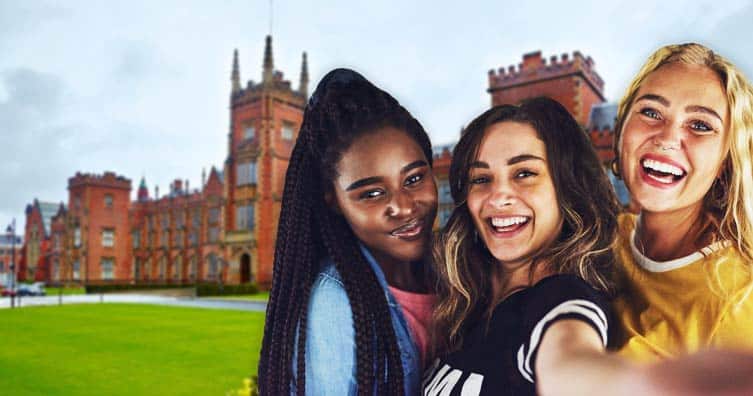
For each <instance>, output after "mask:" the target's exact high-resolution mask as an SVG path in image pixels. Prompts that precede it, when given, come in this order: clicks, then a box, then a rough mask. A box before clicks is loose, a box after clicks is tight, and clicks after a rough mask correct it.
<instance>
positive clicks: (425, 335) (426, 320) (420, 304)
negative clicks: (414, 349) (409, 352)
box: [388, 286, 437, 370]
mask: <svg viewBox="0 0 753 396" xmlns="http://www.w3.org/2000/svg"><path fill="white" fill-rule="evenodd" d="M388 288H389V289H390V293H392V295H393V296H394V297H395V300H397V302H398V304H400V306H401V307H402V309H403V316H404V317H405V320H406V321H407V322H408V328H409V329H410V332H411V336H413V341H414V342H415V343H416V346H418V351H419V353H420V354H421V368H422V370H423V369H424V368H426V351H427V350H428V348H429V328H430V327H431V314H432V312H433V310H434V305H435V304H436V302H437V296H436V295H435V294H419V293H411V292H407V291H403V290H400V289H396V288H394V287H392V286H388Z"/></svg>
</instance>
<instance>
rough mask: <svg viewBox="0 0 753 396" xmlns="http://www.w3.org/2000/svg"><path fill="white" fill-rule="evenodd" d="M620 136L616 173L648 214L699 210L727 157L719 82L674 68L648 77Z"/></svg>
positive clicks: (708, 74) (700, 71) (701, 72)
mask: <svg viewBox="0 0 753 396" xmlns="http://www.w3.org/2000/svg"><path fill="white" fill-rule="evenodd" d="M635 97H636V99H635V100H634V102H633V104H632V105H631V106H630V109H629V110H628V115H627V117H626V119H625V124H624V127H623V129H622V134H621V136H620V142H619V143H618V148H619V151H620V169H621V172H622V176H623V178H624V180H625V184H626V185H627V187H628V189H629V190H630V194H631V196H632V197H633V199H634V200H635V201H636V202H637V203H638V205H639V206H640V207H641V209H642V210H644V211H648V212H673V211H677V210H682V209H687V208H699V207H700V205H701V204H702V200H703V197H704V195H705V194H706V193H707V192H708V191H709V189H710V188H711V185H712V184H713V182H714V179H716V177H717V176H718V175H719V173H720V169H721V166H722V163H723V161H724V158H726V156H727V148H726V147H725V144H724V142H725V139H726V134H727V133H728V132H727V129H728V114H727V112H728V107H727V99H726V95H725V94H724V89H723V87H722V84H721V81H720V80H719V77H718V76H717V75H716V73H714V72H713V71H711V70H710V69H708V68H707V67H704V66H700V65H683V64H679V63H672V64H669V65H665V66H662V67H660V68H659V69H657V70H656V71H654V72H652V73H651V74H649V75H648V76H647V77H646V79H645V81H644V82H643V85H642V86H641V87H640V89H639V90H638V92H637V93H636V96H635Z"/></svg>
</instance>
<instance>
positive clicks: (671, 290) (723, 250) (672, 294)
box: [615, 214, 753, 362]
mask: <svg viewBox="0 0 753 396" xmlns="http://www.w3.org/2000/svg"><path fill="white" fill-rule="evenodd" d="M635 222H636V217H635V215H631V214H623V215H620V218H619V227H620V232H619V234H620V237H619V241H618V247H617V249H616V258H617V262H618V287H619V288H620V294H619V295H618V297H617V299H616V301H615V312H616V313H617V316H618V317H619V319H620V324H621V327H622V329H620V331H619V333H621V334H619V336H618V337H617V338H616V339H617V344H616V347H617V349H618V350H619V353H620V354H621V355H623V356H625V357H626V358H628V359H631V360H634V361H638V362H653V361H656V360H658V359H663V358H667V357H672V356H677V355H679V354H683V353H689V352H694V351H697V350H699V349H702V348H708V347H721V348H746V349H753V293H750V294H751V295H747V296H746V293H747V292H748V289H747V285H748V282H749V276H748V271H747V270H746V268H745V266H746V265H748V263H746V262H745V261H744V260H743V258H742V256H740V253H739V252H738V250H737V249H735V248H734V247H732V246H731V245H730V244H729V243H727V244H724V243H718V244H715V245H711V246H708V247H706V248H704V249H703V253H701V252H696V253H694V254H691V255H690V256H687V257H683V258H680V259H677V260H671V261H664V262H656V261H652V260H651V259H649V258H647V257H645V256H643V255H642V254H641V253H640V251H639V250H638V249H636V248H635V243H634V242H633V241H634V235H635ZM715 291H716V292H715Z"/></svg>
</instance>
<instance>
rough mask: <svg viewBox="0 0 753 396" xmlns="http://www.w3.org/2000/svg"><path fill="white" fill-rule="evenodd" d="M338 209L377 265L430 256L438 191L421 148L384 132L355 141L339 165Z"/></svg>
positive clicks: (393, 132) (406, 138)
mask: <svg viewBox="0 0 753 396" xmlns="http://www.w3.org/2000/svg"><path fill="white" fill-rule="evenodd" d="M336 169H337V172H338V176H337V178H336V180H335V182H334V198H335V201H336V202H335V203H336V206H337V209H338V210H339V211H340V213H342V215H343V216H344V217H345V219H346V220H347V222H348V224H350V227H351V229H352V230H353V233H354V234H355V235H356V237H358V239H360V240H361V242H363V243H364V245H366V246H367V247H368V248H369V250H370V251H371V253H372V254H373V255H374V257H375V258H376V260H377V261H378V262H379V263H382V264H384V263H386V262H400V263H402V262H411V261H417V260H420V259H422V258H423V257H424V256H425V255H426V254H427V249H428V247H429V242H430V240H431V233H432V225H433V223H434V217H435V216H436V214H437V186H436V184H435V182H434V176H433V175H432V172H431V168H430V167H429V163H428V161H427V159H426V157H425V156H424V153H423V151H422V150H421V147H420V146H419V145H418V144H417V143H416V142H415V141H414V140H413V139H411V138H410V137H409V136H408V135H407V134H406V133H405V132H403V131H400V130H397V129H394V128H383V129H380V130H378V131H376V132H374V133H369V134H366V135H364V136H361V137H360V138H358V139H356V140H355V141H354V142H353V144H352V145H351V146H350V148H348V150H347V151H345V153H343V155H342V158H341V159H340V162H339V163H338V164H337V167H336Z"/></svg>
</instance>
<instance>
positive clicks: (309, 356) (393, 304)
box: [291, 245, 421, 395]
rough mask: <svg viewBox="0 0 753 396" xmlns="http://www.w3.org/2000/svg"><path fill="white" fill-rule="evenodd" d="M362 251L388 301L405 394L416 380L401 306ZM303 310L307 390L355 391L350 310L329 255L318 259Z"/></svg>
mask: <svg viewBox="0 0 753 396" xmlns="http://www.w3.org/2000/svg"><path fill="white" fill-rule="evenodd" d="M361 251H362V252H363V255H364V257H365V258H366V261H367V262H368V263H369V264H370V265H371V268H372V269H373V270H374V273H375V274H376V277H377V279H378V280H379V284H380V285H381V286H382V289H384V295H385V298H386V299H387V303H388V304H389V308H390V316H391V318H392V327H393V328H394V329H395V336H396V337H397V344H398V347H399V349H400V357H401V361H402V366H403V378H404V387H405V394H406V395H417V394H419V386H420V381H421V368H420V356H419V351H418V348H417V347H416V344H415V343H414V342H413V339H412V338H411V336H410V330H409V329H408V323H407V322H406V320H405V317H403V312H402V309H401V308H400V305H399V304H398V303H397V301H395V298H394V297H393V296H392V293H390V291H389V290H388V289H387V281H386V280H385V278H384V274H383V273H382V269H381V268H380V267H379V265H378V264H377V262H376V260H374V257H373V256H372V255H371V253H370V252H369V251H368V250H367V249H366V248H365V247H364V246H363V245H361ZM307 312H308V313H307V318H308V321H307V327H306V394H307V395H355V394H356V391H357V381H356V342H355V329H354V327H353V313H352V312H351V308H350V302H349V300H348V296H347V294H346V292H345V287H344V285H343V283H342V279H341V277H340V274H339V273H338V272H337V270H336V269H335V265H334V263H333V262H332V260H331V259H329V258H327V259H325V260H324V261H323V263H322V267H321V269H320V271H319V274H318V276H317V277H316V280H315V281H314V284H313V286H312V289H311V296H310V298H309V304H308V311H307ZM296 355H297V353H294V354H293V375H294V377H295V373H296V369H295V362H296ZM294 381H295V380H294ZM291 394H295V386H292V387H291Z"/></svg>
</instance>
